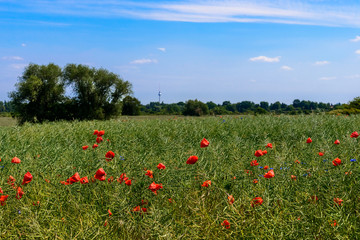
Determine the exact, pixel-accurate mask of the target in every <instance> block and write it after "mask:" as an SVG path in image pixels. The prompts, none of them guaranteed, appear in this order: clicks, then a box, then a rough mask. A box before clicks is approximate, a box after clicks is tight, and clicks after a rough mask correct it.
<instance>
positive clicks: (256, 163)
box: [250, 160, 259, 167]
mask: <svg viewBox="0 0 360 240" xmlns="http://www.w3.org/2000/svg"><path fill="white" fill-rule="evenodd" d="M257 165H259V163H258V162H257V161H256V160H252V161H251V163H250V166H252V167H254V166H257Z"/></svg>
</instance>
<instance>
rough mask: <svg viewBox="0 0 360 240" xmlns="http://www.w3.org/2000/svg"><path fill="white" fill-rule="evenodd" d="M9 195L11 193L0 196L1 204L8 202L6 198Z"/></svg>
mask: <svg viewBox="0 0 360 240" xmlns="http://www.w3.org/2000/svg"><path fill="white" fill-rule="evenodd" d="M8 197H9V195H1V196H0V203H1V206H4V205H5V204H6V199H7V198H8Z"/></svg>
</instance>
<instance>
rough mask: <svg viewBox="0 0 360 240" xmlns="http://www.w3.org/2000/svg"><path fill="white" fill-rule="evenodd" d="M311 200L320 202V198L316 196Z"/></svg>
mask: <svg viewBox="0 0 360 240" xmlns="http://www.w3.org/2000/svg"><path fill="white" fill-rule="evenodd" d="M311 200H312V201H314V202H316V201H318V200H319V198H318V196H316V195H314V196H311Z"/></svg>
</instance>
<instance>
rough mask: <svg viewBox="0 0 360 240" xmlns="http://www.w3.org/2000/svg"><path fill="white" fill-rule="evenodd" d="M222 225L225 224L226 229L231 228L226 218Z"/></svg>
mask: <svg viewBox="0 0 360 240" xmlns="http://www.w3.org/2000/svg"><path fill="white" fill-rule="evenodd" d="M221 225H222V226H224V227H225V228H226V229H229V228H230V223H229V221H228V220H224V221H223V222H222V223H221Z"/></svg>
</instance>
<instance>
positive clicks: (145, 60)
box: [130, 58, 158, 64]
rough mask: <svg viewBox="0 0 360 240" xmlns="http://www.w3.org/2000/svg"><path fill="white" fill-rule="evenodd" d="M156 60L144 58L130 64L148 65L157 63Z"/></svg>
mask: <svg viewBox="0 0 360 240" xmlns="http://www.w3.org/2000/svg"><path fill="white" fill-rule="evenodd" d="M157 62H158V60H156V59H149V58H142V59H136V60H134V61H131V62H130V64H146V63H157Z"/></svg>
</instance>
